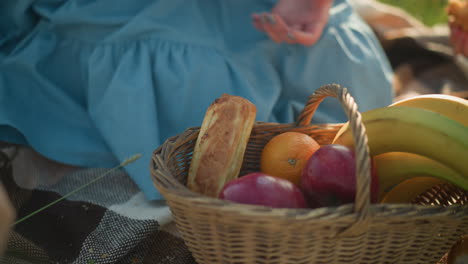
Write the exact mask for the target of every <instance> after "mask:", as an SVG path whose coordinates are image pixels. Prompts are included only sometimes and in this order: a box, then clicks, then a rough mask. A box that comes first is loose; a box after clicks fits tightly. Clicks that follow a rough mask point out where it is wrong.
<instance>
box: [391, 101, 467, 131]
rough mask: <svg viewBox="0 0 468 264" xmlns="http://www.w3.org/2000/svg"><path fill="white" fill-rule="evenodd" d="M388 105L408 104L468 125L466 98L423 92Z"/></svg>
mask: <svg viewBox="0 0 468 264" xmlns="http://www.w3.org/2000/svg"><path fill="white" fill-rule="evenodd" d="M390 106H410V107H418V108H423V109H427V110H431V111H434V112H437V113H440V114H442V115H445V116H447V117H449V118H451V119H453V120H455V121H457V122H459V123H461V124H463V125H465V126H468V100H465V99H463V98H460V97H457V96H453V95H447V94H423V95H418V96H413V97H410V98H407V99H403V100H400V101H398V102H395V103H393V104H391V105H390Z"/></svg>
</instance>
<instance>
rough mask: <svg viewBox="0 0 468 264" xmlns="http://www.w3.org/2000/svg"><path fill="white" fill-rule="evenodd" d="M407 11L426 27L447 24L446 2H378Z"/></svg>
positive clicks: (431, 0) (418, 0)
mask: <svg viewBox="0 0 468 264" xmlns="http://www.w3.org/2000/svg"><path fill="white" fill-rule="evenodd" d="M378 1H379V2H382V3H385V4H389V5H393V6H397V7H400V8H402V9H403V10H405V11H407V12H408V13H410V14H411V15H413V16H414V17H415V18H417V19H419V20H420V21H422V22H423V23H424V24H426V25H428V26H434V25H436V24H440V23H447V14H446V13H445V7H446V5H447V2H448V0H378Z"/></svg>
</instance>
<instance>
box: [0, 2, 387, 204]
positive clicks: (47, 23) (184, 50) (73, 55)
mask: <svg viewBox="0 0 468 264" xmlns="http://www.w3.org/2000/svg"><path fill="white" fill-rule="evenodd" d="M0 2H1V3H0V141H8V142H13V143H18V144H25V145H28V146H31V147H32V148H34V149H35V150H36V151H38V152H39V153H41V154H42V155H44V156H46V157H48V158H49V159H52V160H55V161H57V162H61V163H65V164H71V165H78V166H84V167H111V166H115V165H117V164H118V163H120V161H122V160H123V159H125V158H127V157H129V156H131V155H133V154H135V153H141V154H143V157H142V158H141V159H139V160H138V161H137V162H135V163H134V164H131V165H129V166H128V167H127V168H126V170H127V172H128V174H129V175H130V177H132V179H133V180H134V181H135V183H136V184H137V185H138V186H139V188H141V190H142V191H143V192H144V194H145V195H146V197H147V198H148V199H151V200H154V199H162V198H161V196H160V195H159V194H158V192H157V190H156V189H155V188H154V186H153V184H152V181H151V178H150V172H149V169H148V168H149V161H150V159H151V154H152V151H153V150H154V149H155V148H157V147H158V146H159V145H160V144H162V143H163V142H164V140H165V139H166V138H168V137H170V136H173V135H176V134H178V133H181V132H182V131H184V130H185V129H186V128H188V127H192V126H199V125H200V124H201V122H202V120H203V116H204V114H205V111H206V109H207V107H208V105H209V104H210V103H211V102H212V101H213V100H214V99H215V98H217V97H219V96H220V95H221V94H222V93H229V94H233V95H240V96H243V97H245V98H247V99H249V100H250V101H252V102H253V103H254V104H255V105H256V106H257V111H258V113H257V120H259V121H271V122H281V123H286V122H292V121H293V120H294V119H295V118H296V116H297V115H298V113H299V112H300V111H301V110H302V108H303V106H304V103H305V102H306V100H307V97H308V96H309V95H310V94H311V93H312V92H313V91H314V90H315V89H317V88H318V87H320V86H321V85H324V84H328V83H339V84H342V85H344V86H346V87H347V88H348V89H349V90H350V92H351V94H352V95H353V96H354V98H355V99H356V101H357V103H358V105H359V109H360V110H361V111H365V110H369V109H372V108H376V107H382V106H385V105H388V104H390V103H391V100H392V97H393V94H392V89H391V73H392V72H391V68H390V65H389V63H388V61H387V58H386V57H385V54H384V52H383V50H382V49H381V47H380V46H379V42H378V41H377V39H376V38H375V36H374V35H373V32H372V31H371V29H370V28H369V27H368V26H367V25H366V24H365V23H364V22H363V21H362V20H361V19H360V18H359V17H358V15H357V14H356V13H355V11H354V10H353V9H352V7H351V6H350V4H349V3H348V2H347V0H335V2H334V4H333V7H332V9H331V10H330V19H329V23H328V25H327V27H326V28H325V30H324V33H323V35H322V37H321V39H320V40H319V42H318V43H317V44H316V45H314V46H312V47H304V46H300V45H288V44H276V43H274V42H273V41H271V40H269V39H268V38H267V36H266V35H265V34H263V33H261V32H258V31H257V30H256V29H254V27H253V26H252V24H251V18H250V16H251V14H252V13H254V12H262V11H269V10H271V9H272V7H273V6H274V4H275V1H274V0H191V1H187V0H132V1H128V0H99V1H94V0H69V1H63V0H3V1H0ZM334 100H336V99H333V98H327V99H326V100H325V101H324V102H323V103H322V104H321V105H320V107H319V109H318V111H317V113H316V114H315V117H314V119H313V122H315V123H334V122H344V121H346V117H345V116H344V113H343V110H342V109H341V106H340V105H339V103H337V101H334Z"/></svg>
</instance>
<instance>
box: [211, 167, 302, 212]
mask: <svg viewBox="0 0 468 264" xmlns="http://www.w3.org/2000/svg"><path fill="white" fill-rule="evenodd" d="M219 198H221V199H224V200H229V201H232V202H237V203H243V204H253V205H263V206H269V207H274V208H306V207H307V203H306V201H305V197H304V195H303V194H302V192H301V190H300V189H299V188H298V187H297V186H296V185H294V184H293V183H292V182H290V181H288V180H285V179H281V178H276V177H273V176H270V175H267V174H264V173H262V172H254V173H249V174H247V175H244V176H242V177H239V178H237V179H235V180H232V181H230V182H228V183H227V184H226V185H225V186H224V187H223V189H222V190H221V193H220V194H219Z"/></svg>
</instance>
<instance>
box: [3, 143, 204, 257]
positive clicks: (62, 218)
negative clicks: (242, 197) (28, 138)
mask: <svg viewBox="0 0 468 264" xmlns="http://www.w3.org/2000/svg"><path fill="white" fill-rule="evenodd" d="M3 153H5V154H6V155H2V157H3V159H5V158H9V159H11V161H9V162H7V163H6V164H7V166H4V168H3V169H2V175H1V176H2V177H1V179H2V182H3V184H4V186H5V187H6V189H7V190H8V192H9V195H10V198H11V200H12V203H13V205H14V207H15V208H16V209H17V219H21V218H22V217H23V216H26V215H28V214H30V213H32V212H33V211H35V210H37V209H39V208H41V207H42V206H44V205H46V204H48V203H50V202H52V201H54V200H56V199H59V198H60V197H63V196H64V195H65V194H67V193H69V192H71V191H73V190H75V189H77V188H79V187H80V186H82V185H83V184H85V183H88V182H90V181H92V180H93V179H96V178H97V177H98V176H100V175H102V174H103V173H104V172H106V171H108V169H87V168H86V169H85V168H76V167H71V166H66V165H63V164H58V163H55V162H53V161H50V160H47V159H46V158H44V157H43V156H41V155H39V154H38V153H36V152H34V151H33V150H31V149H28V148H24V147H20V146H11V145H10V146H8V147H4V148H3ZM171 223H172V222H171V215H170V212H169V208H168V207H167V206H166V205H165V203H164V202H163V201H151V202H150V201H148V200H147V199H145V197H144V195H143V193H142V192H141V191H140V190H139V189H138V188H137V186H136V185H135V184H134V182H133V181H132V180H131V179H130V177H128V176H127V174H126V173H125V172H124V171H123V170H116V171H114V172H112V173H110V174H108V175H107V176H105V177H104V178H103V179H102V180H100V181H97V182H95V183H94V184H92V185H90V186H89V187H87V188H85V189H83V190H82V191H80V192H77V193H76V194H74V195H72V196H70V197H69V198H67V199H65V200H62V201H60V202H59V203H57V204H56V205H53V206H51V207H49V208H48V209H46V210H44V211H43V212H41V213H39V214H37V215H35V216H33V217H31V218H30V219H28V220H25V221H24V222H21V223H18V224H17V225H15V226H14V228H13V232H12V234H11V236H10V239H9V241H8V249H7V252H6V255H5V256H4V257H3V258H2V259H1V263H11V264H14V263H83V264H98V263H102V264H103V263H122V264H123V263H132V264H137V263H175V264H177V263H183V264H188V263H195V261H194V260H193V258H192V256H191V255H190V253H189V252H188V250H187V248H186V247H185V245H184V244H183V241H182V239H181V238H180V237H178V236H177V230H176V229H175V228H174V226H173V224H171Z"/></svg>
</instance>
